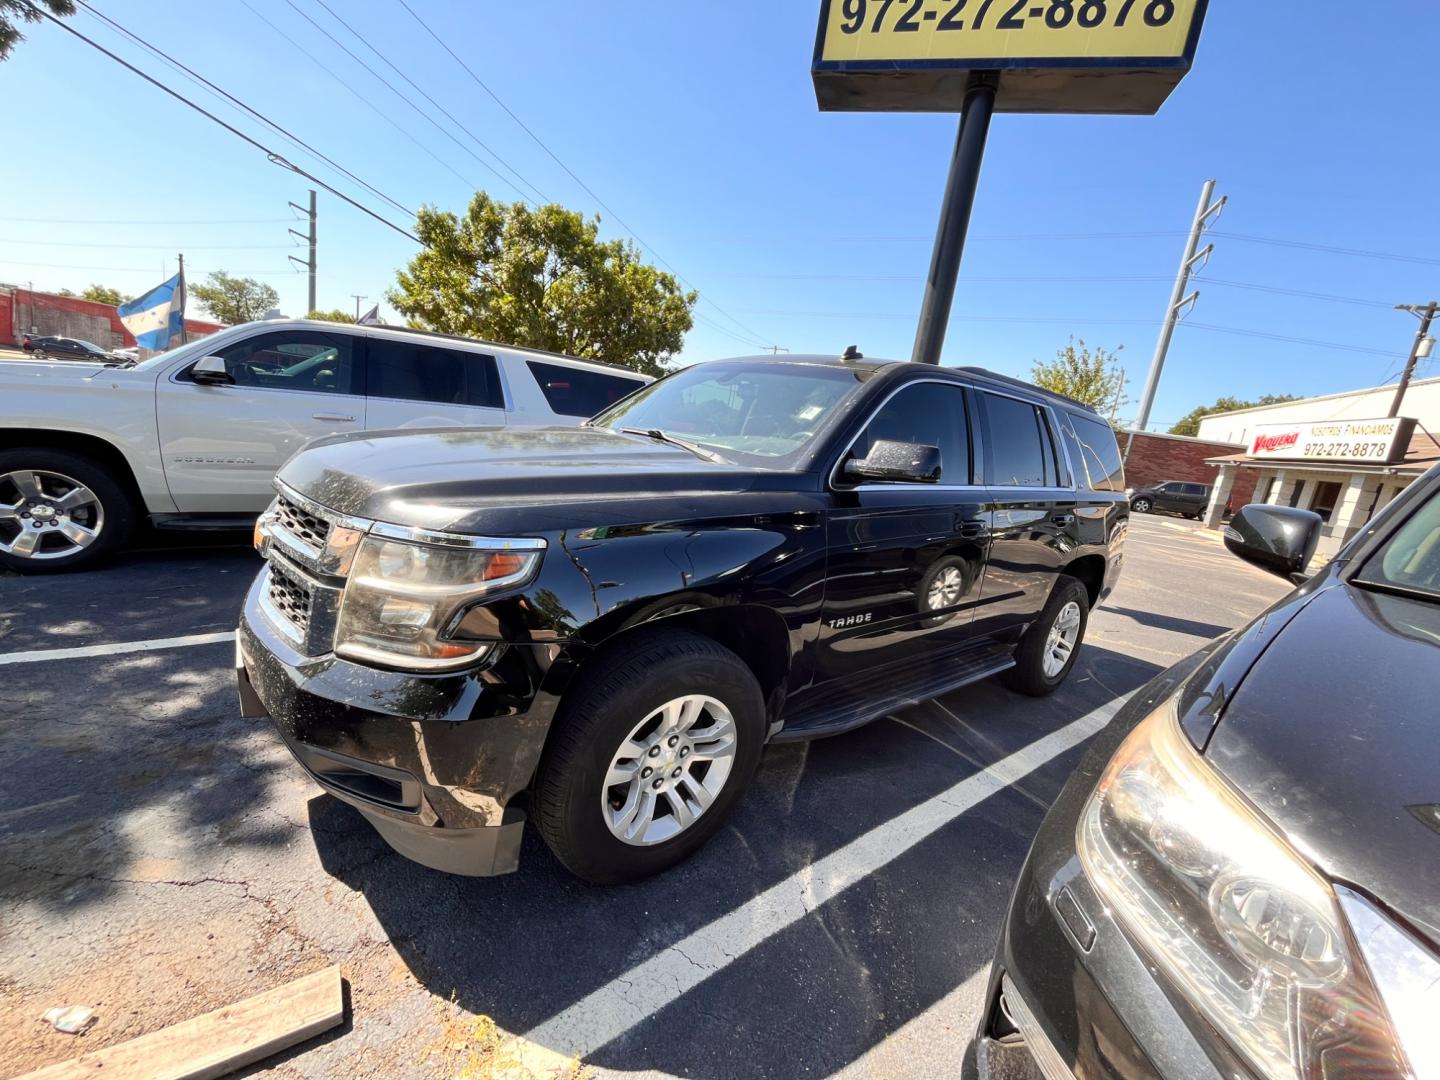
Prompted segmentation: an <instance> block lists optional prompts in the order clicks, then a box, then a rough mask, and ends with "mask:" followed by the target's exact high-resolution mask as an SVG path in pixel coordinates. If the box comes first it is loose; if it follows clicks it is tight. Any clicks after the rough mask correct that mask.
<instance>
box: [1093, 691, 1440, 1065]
mask: <svg viewBox="0 0 1440 1080" xmlns="http://www.w3.org/2000/svg"><path fill="white" fill-rule="evenodd" d="M1173 710H1174V705H1173V699H1172V702H1171V703H1167V704H1166V705H1165V706H1162V707H1161V708H1160V709H1158V710H1157V711H1155V712H1154V713H1152V714H1151V715H1150V716H1149V717H1147V718H1146V719H1145V720H1144V721H1143V722H1142V723H1141V724H1140V725H1139V726H1138V727H1137V728H1136V729H1135V730H1134V731H1133V732H1132V733H1131V734H1130V736H1129V738H1127V739H1126V740H1125V742H1124V743H1123V744H1122V745H1121V747H1120V749H1119V750H1118V751H1117V752H1116V754H1115V756H1114V758H1112V759H1111V761H1110V764H1109V766H1108V767H1107V769H1106V771H1105V773H1104V775H1103V776H1102V777H1101V780H1100V782H1099V784H1098V785H1097V786H1096V789H1095V791H1094V793H1093V794H1092V795H1091V797H1090V800H1089V802H1088V803H1087V805H1086V807H1085V810H1084V812H1083V813H1082V815H1081V817H1080V821H1079V824H1078V826H1077V828H1076V846H1077V850H1078V852H1079V855H1080V860H1081V863H1082V865H1083V866H1084V868H1085V872H1086V875H1087V876H1088V877H1089V879H1090V881H1091V882H1092V883H1093V885H1094V887H1095V889H1096V891H1097V892H1098V893H1099V895H1100V897H1101V898H1102V900H1104V902H1105V903H1106V904H1107V906H1108V907H1109V908H1110V909H1111V911H1112V912H1113V913H1114V915H1115V916H1116V918H1117V919H1118V920H1119V922H1120V923H1121V924H1122V925H1123V926H1124V928H1125V929H1126V930H1127V931H1128V932H1129V934H1130V935H1131V936H1132V937H1133V938H1134V939H1135V940H1136V941H1137V942H1138V944H1139V945H1140V946H1141V948H1142V949H1143V950H1144V952H1145V953H1146V954H1147V955H1148V956H1149V958H1150V959H1151V960H1152V961H1153V962H1154V963H1155V964H1156V965H1157V966H1158V967H1159V968H1160V970H1161V971H1162V972H1163V973H1164V975H1165V976H1166V977H1167V979H1168V980H1169V981H1170V983H1171V984H1172V985H1174V986H1175V987H1176V988H1177V989H1179V990H1180V991H1181V992H1182V993H1183V995H1184V996H1185V998H1187V999H1188V1000H1189V1001H1190V1002H1191V1004H1192V1005H1194V1006H1195V1007H1196V1008H1197V1009H1198V1010H1199V1012H1200V1013H1201V1014H1202V1015H1203V1016H1204V1017H1205V1018H1206V1019H1207V1020H1208V1021H1209V1022H1210V1024H1211V1025H1213V1027H1214V1028H1215V1030H1216V1031H1218V1032H1220V1033H1222V1034H1223V1035H1224V1037H1225V1038H1226V1039H1227V1040H1228V1041H1229V1042H1230V1043H1231V1045H1232V1046H1233V1047H1234V1048H1235V1049H1236V1050H1237V1051H1238V1052H1239V1053H1240V1054H1241V1056H1242V1057H1244V1058H1245V1059H1247V1060H1248V1061H1249V1063H1250V1065H1251V1066H1252V1067H1253V1068H1254V1069H1255V1070H1256V1072H1257V1073H1259V1075H1261V1076H1265V1077H1271V1078H1282V1077H1283V1078H1286V1080H1289V1078H1291V1077H1295V1078H1301V1080H1339V1078H1340V1077H1350V1076H1365V1077H1372V1078H1378V1077H1407V1076H1413V1075H1421V1076H1427V1075H1434V1074H1433V1073H1430V1072H1425V1071H1421V1072H1419V1073H1418V1074H1417V1073H1416V1072H1413V1071H1412V1069H1422V1068H1423V1067H1422V1064H1421V1063H1422V1061H1423V1062H1425V1063H1426V1064H1427V1065H1428V1066H1429V1067H1431V1068H1434V1067H1435V1065H1436V1062H1435V1058H1436V1042H1435V1035H1434V1029H1435V1027H1436V1023H1435V1019H1434V1018H1435V1016H1436V1015H1437V1013H1436V1011H1435V996H1436V991H1435V990H1434V989H1433V988H1434V987H1436V986H1437V985H1440V965H1437V963H1436V961H1435V958H1434V957H1433V956H1431V955H1430V954H1429V953H1427V952H1425V951H1424V950H1423V949H1421V948H1420V947H1419V946H1418V945H1416V943H1415V942H1414V941H1413V940H1411V939H1410V938H1409V936H1408V935H1406V934H1405V933H1403V932H1402V931H1399V930H1398V929H1397V928H1395V927H1394V926H1393V924H1391V923H1390V922H1389V920H1388V919H1387V918H1386V917H1384V916H1383V915H1381V914H1380V913H1379V912H1377V911H1376V910H1375V909H1374V908H1373V907H1372V906H1371V905H1370V904H1369V903H1368V902H1365V901H1363V900H1360V899H1359V898H1358V894H1354V893H1348V891H1347V892H1345V893H1344V894H1343V895H1345V897H1346V899H1345V901H1344V903H1343V904H1342V901H1341V899H1340V897H1338V896H1337V889H1336V888H1333V887H1332V886H1331V885H1330V883H1329V882H1327V881H1326V880H1325V879H1324V878H1322V877H1321V876H1320V875H1319V874H1317V873H1316V872H1315V871H1314V870H1313V869H1312V868H1311V866H1310V865H1309V863H1307V862H1306V861H1305V860H1304V859H1303V858H1302V857H1301V856H1300V855H1299V854H1297V853H1296V852H1295V851H1294V850H1292V849H1291V847H1290V846H1289V845H1288V844H1287V843H1286V842H1285V840H1284V839H1283V838H1281V837H1280V836H1279V835H1278V834H1277V833H1276V832H1275V831H1274V830H1273V829H1272V828H1271V826H1270V825H1269V824H1268V823H1267V822H1266V821H1265V820H1264V819H1263V818H1262V817H1260V816H1259V814H1258V813H1257V812H1256V811H1255V810H1254V809H1253V808H1252V807H1251V806H1250V804H1249V803H1248V802H1247V801H1246V800H1245V799H1244V798H1242V797H1241V796H1240V795H1239V794H1238V793H1237V792H1235V791H1234V790H1232V789H1231V788H1230V787H1229V785H1228V784H1227V783H1226V782H1225V781H1224V780H1223V779H1222V778H1221V777H1220V776H1219V775H1218V774H1217V773H1216V772H1215V771H1214V770H1213V769H1212V768H1211V767H1210V766H1209V765H1208V763H1206V761H1205V760H1204V758H1203V757H1202V756H1201V755H1200V754H1199V753H1198V752H1197V751H1196V750H1195V748H1194V747H1193V746H1192V745H1191V744H1190V741H1189V740H1188V739H1187V738H1186V737H1185V735H1184V733H1183V732H1182V731H1181V729H1180V726H1179V723H1178V721H1177V719H1176V717H1175V715H1174V711H1173ZM1352 897H1353V898H1355V900H1351V899H1350V898H1352ZM1357 901H1358V903H1359V904H1363V908H1362V907H1358V906H1353V905H1354V904H1355V903H1356V902H1357ZM1357 911H1364V912H1367V913H1368V915H1369V918H1370V922H1369V923H1368V924H1367V925H1366V927H1365V930H1364V934H1363V935H1357V931H1358V930H1360V927H1358V926H1357V925H1355V922H1354V920H1355V919H1356V915H1355V912H1357ZM1347 914H1349V915H1350V920H1347V918H1346V915H1347ZM1357 936H1358V939H1359V940H1360V941H1361V942H1367V941H1373V942H1376V943H1377V944H1376V945H1374V946H1369V945H1364V944H1361V945H1357ZM1400 943H1407V944H1408V946H1409V948H1408V949H1406V948H1401V947H1400ZM1380 965H1385V967H1386V969H1387V971H1396V970H1397V968H1398V969H1403V974H1395V975H1390V974H1384V975H1382V974H1381V973H1380V972H1379V971H1378V970H1374V971H1372V967H1374V968H1377V969H1378V968H1379V967H1380ZM1427 980H1428V981H1427ZM1390 983H1393V984H1394V985H1395V986H1397V987H1413V986H1416V985H1420V986H1428V987H1431V988H1432V989H1431V990H1430V995H1431V997H1430V1001H1429V1007H1430V1013H1429V1015H1430V1020H1429V1022H1428V1023H1420V1022H1417V1020H1415V1019H1411V1018H1410V1017H1408V1016H1407V1015H1406V1013H1407V1012H1408V1011H1414V1010H1413V1009H1410V1010H1397V1007H1396V1004H1395V1001H1394V999H1393V998H1392V993H1391V991H1390V990H1389V984H1390ZM1387 1005H1388V1006H1389V1008H1388V1009H1387V1007H1386V1006H1387ZM1407 1021H1408V1022H1407ZM1402 1038H1403V1045H1402Z"/></svg>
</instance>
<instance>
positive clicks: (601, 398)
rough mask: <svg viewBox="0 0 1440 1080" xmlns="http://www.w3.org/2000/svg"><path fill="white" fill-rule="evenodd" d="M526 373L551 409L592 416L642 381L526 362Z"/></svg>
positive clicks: (634, 388)
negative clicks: (532, 379)
mask: <svg viewBox="0 0 1440 1080" xmlns="http://www.w3.org/2000/svg"><path fill="white" fill-rule="evenodd" d="M526 366H527V367H529V369H530V374H531V375H533V376H534V377H535V382H536V383H537V384H539V386H540V392H541V393H542V394H544V395H545V401H546V403H547V404H548V405H549V406H550V409H551V411H552V412H555V413H558V414H559V415H561V416H586V417H589V416H594V415H595V414H596V413H598V412H599V411H600V410H601V409H605V408H608V407H609V406H611V405H614V404H615V402H617V401H619V400H620V399H621V398H623V397H626V396H628V395H629V394H632V393H634V392H635V391H636V390H639V389H640V387H642V386H644V385H645V380H643V379H638V378H634V377H631V376H626V375H611V374H609V373H608V372H604V371H590V370H587V369H586V368H573V367H567V366H565V365H563V364H546V363H542V362H541V361H539V360H529V361H526Z"/></svg>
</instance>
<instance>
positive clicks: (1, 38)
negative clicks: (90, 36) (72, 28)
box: [0, 0, 75, 61]
mask: <svg viewBox="0 0 1440 1080" xmlns="http://www.w3.org/2000/svg"><path fill="white" fill-rule="evenodd" d="M41 7H44V8H48V9H49V11H50V13H51V14H52V15H74V14H75V5H74V4H72V3H71V2H70V0H0V61H3V60H5V59H7V58H8V57H9V56H10V50H12V49H14V48H15V46H16V45H18V44H20V42H22V41H24V40H25V35H24V34H22V33H21V32H20V27H19V26H18V25H17V24H16V21H15V20H16V17H17V16H18V17H19V18H21V19H23V20H25V21H26V22H32V23H33V22H39V21H40V19H41V18H42V17H43V16H42V15H41V13H40V8H41Z"/></svg>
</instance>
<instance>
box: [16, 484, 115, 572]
mask: <svg viewBox="0 0 1440 1080" xmlns="http://www.w3.org/2000/svg"><path fill="white" fill-rule="evenodd" d="M104 527H105V508H104V507H103V506H101V505H100V499H99V497H98V496H97V495H96V494H95V493H94V492H93V491H91V490H90V489H89V488H88V487H86V486H85V485H84V484H82V483H80V481H78V480H75V479H73V478H71V477H69V476H66V475H65V474H64V473H57V472H48V471H46V470H43V469H16V470H15V471H13V472H8V473H0V551H3V552H4V553H5V554H6V555H15V556H18V557H19V558H22V559H61V558H64V557H65V556H66V555H73V554H75V553H76V552H77V551H80V550H82V549H84V548H87V547H89V546H90V545H91V544H93V543H94V542H95V541H96V540H97V539H99V537H100V530H101V529H103V528H104Z"/></svg>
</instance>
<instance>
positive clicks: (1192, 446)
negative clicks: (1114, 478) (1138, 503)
mask: <svg viewBox="0 0 1440 1080" xmlns="http://www.w3.org/2000/svg"><path fill="white" fill-rule="evenodd" d="M1131 443H1133V445H1131V446H1130V457H1129V460H1127V461H1126V462H1125V484H1126V486H1127V487H1130V488H1133V489H1136V490H1138V489H1140V488H1143V487H1149V486H1150V485H1151V484H1163V483H1164V482H1165V481H1167V480H1183V481H1186V482H1188V483H1192V484H1210V485H1212V486H1213V485H1214V484H1216V483H1217V482H1218V480H1219V477H1220V468H1219V466H1218V465H1215V464H1214V463H1213V462H1214V460H1215V459H1216V458H1221V457H1228V456H1229V455H1231V454H1235V453H1239V452H1241V451H1243V450H1244V449H1245V447H1244V446H1243V445H1242V444H1239V443H1229V442H1217V441H1215V440H1213V439H1192V438H1190V437H1189V436H1186V435H1156V434H1153V433H1149V432H1140V431H1127V432H1125V434H1124V435H1123V436H1121V439H1120V449H1121V450H1122V451H1124V449H1125V447H1126V446H1127V444H1131ZM1255 479H1256V478H1255V477H1254V476H1249V475H1247V476H1245V477H1241V478H1237V479H1236V481H1235V485H1234V487H1233V489H1232V490H1231V492H1230V501H1231V503H1232V504H1233V505H1234V507H1235V508H1236V509H1239V508H1240V507H1242V506H1244V505H1245V504H1246V503H1248V502H1253V501H1254V500H1253V496H1254V494H1255Z"/></svg>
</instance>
